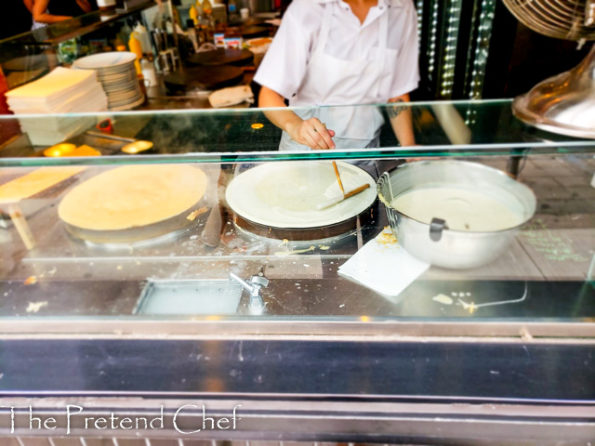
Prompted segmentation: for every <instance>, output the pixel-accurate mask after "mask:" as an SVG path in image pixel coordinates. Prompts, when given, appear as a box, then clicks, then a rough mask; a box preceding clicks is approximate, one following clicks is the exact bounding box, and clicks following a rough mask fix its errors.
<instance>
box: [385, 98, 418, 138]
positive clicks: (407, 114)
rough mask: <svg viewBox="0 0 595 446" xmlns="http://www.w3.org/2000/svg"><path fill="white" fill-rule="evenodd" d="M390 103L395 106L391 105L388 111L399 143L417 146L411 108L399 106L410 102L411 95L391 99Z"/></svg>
mask: <svg viewBox="0 0 595 446" xmlns="http://www.w3.org/2000/svg"><path fill="white" fill-rule="evenodd" d="M388 102H390V103H393V104H395V105H389V106H388V108H387V111H388V116H389V118H390V124H391V126H392V128H393V131H394V132H395V136H396V137H397V139H398V140H399V143H400V144H401V146H413V145H415V136H414V134H413V124H412V120H411V108H409V106H406V105H398V103H403V102H409V94H404V95H401V96H397V97H394V98H390V99H389V100H388Z"/></svg>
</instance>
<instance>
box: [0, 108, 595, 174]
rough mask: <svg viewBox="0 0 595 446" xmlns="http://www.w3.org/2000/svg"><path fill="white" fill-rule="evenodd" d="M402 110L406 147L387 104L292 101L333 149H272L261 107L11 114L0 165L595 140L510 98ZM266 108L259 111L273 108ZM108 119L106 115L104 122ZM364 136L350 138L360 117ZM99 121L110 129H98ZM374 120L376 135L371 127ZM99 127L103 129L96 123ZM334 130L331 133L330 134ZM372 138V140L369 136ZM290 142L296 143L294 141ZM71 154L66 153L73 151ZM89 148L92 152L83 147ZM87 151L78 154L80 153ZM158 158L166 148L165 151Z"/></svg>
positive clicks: (577, 149)
mask: <svg viewBox="0 0 595 446" xmlns="http://www.w3.org/2000/svg"><path fill="white" fill-rule="evenodd" d="M398 107H401V108H403V107H405V108H409V109H410V110H411V113H412V116H413V131H414V134H415V141H416V143H417V145H416V146H411V147H406V148H404V147H400V146H399V144H398V142H397V139H396V138H395V135H394V132H393V130H392V128H391V125H390V120H389V113H390V110H391V109H392V108H393V105H390V104H388V105H387V104H383V105H361V106H348V107H318V108H307V109H306V108H296V109H293V110H294V111H296V112H297V113H300V114H302V115H304V116H319V117H320V118H321V119H322V120H323V121H325V120H327V119H328V120H333V122H336V123H338V124H337V125H339V126H341V127H342V131H344V132H346V136H345V137H344V138H335V140H336V143H337V146H338V148H337V149H336V150H333V151H316V150H315V151H311V150H308V149H307V148H306V149H305V150H298V151H296V152H287V151H279V150H278V148H279V141H280V138H281V131H280V130H279V129H278V128H277V127H275V126H274V125H273V124H272V123H271V122H270V121H269V120H268V119H267V117H266V116H265V114H264V112H263V110H262V109H217V110H210V109H208V110H207V109H203V110H183V111H182V110H170V111H159V112H154V111H151V112H148V111H147V112H142V111H139V112H119V113H112V112H106V113H105V114H102V115H100V116H98V115H97V114H67V115H20V116H19V117H18V118H15V117H12V116H10V117H8V116H2V117H0V118H1V119H0V130H2V133H3V134H4V135H5V136H4V138H3V139H4V140H5V143H4V144H3V145H2V146H1V148H0V166H20V165H24V166H27V165H28V166H36V165H69V164H80V163H81V162H82V161H81V160H80V159H78V158H76V157H59V158H47V157H43V156H42V155H43V154H44V150H45V149H46V148H48V147H49V146H51V145H53V144H56V143H60V142H68V143H72V144H75V146H77V147H80V146H83V145H84V146H89V147H92V148H94V149H96V150H98V151H99V152H100V153H101V155H102V156H101V157H93V156H91V157H88V158H85V160H84V162H85V163H86V164H100V165H105V164H122V163H124V164H129V163H138V162H141V163H144V162H179V161H180V160H184V161H189V162H190V161H192V162H221V161H223V162H227V161H230V162H232V161H241V162H244V161H245V162H249V161H262V160H289V159H331V158H346V159H368V158H383V157H389V158H394V157H408V156H409V157H410V156H414V157H428V156H429V157H433V156H487V155H519V156H522V155H523V154H525V153H527V152H529V151H530V152H532V153H581V152H583V151H584V150H592V149H593V148H594V147H595V141H593V140H580V139H574V138H570V137H566V136H561V135H555V134H551V133H546V132H543V131H540V130H537V129H535V128H532V127H528V126H526V125H524V124H523V123H522V122H520V121H519V120H517V119H516V118H515V117H514V116H513V115H512V112H511V101H509V100H494V101H481V102H479V101H460V102H427V103H423V102H422V103H412V104H406V105H403V104H400V105H398ZM274 111H275V110H274V109H271V110H268V111H267V113H273V112H274ZM108 120H109V121H108ZM362 122H363V123H366V125H367V124H368V123H369V126H370V128H369V129H368V128H366V127H365V126H364V127H363V128H364V133H365V134H367V136H365V137H363V138H364V139H362V138H359V139H358V138H355V137H352V136H351V135H350V132H351V131H352V128H353V127H355V126H360V127H361V123H362ZM101 123H104V124H106V125H107V124H109V125H108V127H111V133H105V132H102V131H101V129H100V128H98V127H101V125H100V124H101ZM376 125H378V126H379V127H378V132H377V133H378V134H377V135H376V134H375V132H374V129H375V128H376ZM104 130H105V129H104ZM337 136H338V135H337ZM375 136H377V137H378V138H377V139H376V138H375ZM135 140H146V141H149V142H151V143H152V147H151V149H150V150H149V151H145V152H142V154H140V155H137V156H135V157H130V156H125V154H124V153H123V152H122V151H121V149H122V148H123V147H124V146H125V145H127V144H128V143H130V142H132V141H135ZM298 149H299V148H298ZM75 153H76V152H75ZM91 153H93V152H91ZM87 154H88V153H87ZM168 155H176V156H175V157H171V156H168Z"/></svg>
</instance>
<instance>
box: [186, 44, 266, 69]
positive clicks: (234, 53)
mask: <svg viewBox="0 0 595 446" xmlns="http://www.w3.org/2000/svg"><path fill="white" fill-rule="evenodd" d="M253 60H254V54H252V51H249V50H246V49H242V50H235V49H231V48H217V49H216V50H212V51H204V52H202V53H198V54H193V55H191V56H189V57H187V58H186V59H184V62H185V63H186V64H187V65H189V66H194V65H204V66H220V65H238V66H241V65H250V64H251V63H252V61H253Z"/></svg>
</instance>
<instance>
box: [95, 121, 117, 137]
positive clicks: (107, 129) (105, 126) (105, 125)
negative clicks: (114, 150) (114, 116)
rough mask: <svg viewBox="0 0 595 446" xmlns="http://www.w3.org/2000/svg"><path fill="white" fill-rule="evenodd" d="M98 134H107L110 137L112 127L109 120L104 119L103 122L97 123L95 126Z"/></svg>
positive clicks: (112, 130)
mask: <svg viewBox="0 0 595 446" xmlns="http://www.w3.org/2000/svg"><path fill="white" fill-rule="evenodd" d="M95 127H96V128H97V129H98V130H99V131H100V132H103V133H109V134H110V135H111V134H112V133H114V127H113V126H112V121H111V120H110V119H104V120H103V121H101V122H99V124H97V125H96V126H95Z"/></svg>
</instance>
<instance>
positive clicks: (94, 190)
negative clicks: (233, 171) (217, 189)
mask: <svg viewBox="0 0 595 446" xmlns="http://www.w3.org/2000/svg"><path fill="white" fill-rule="evenodd" d="M206 187H207V178H206V175H205V173H204V172H203V171H202V170H200V169H196V168H194V167H191V166H187V165H143V166H124V167H118V168H115V169H110V170H108V171H105V172H102V173H100V174H98V175H96V176H94V177H92V178H90V179H89V180H87V181H85V182H83V183H81V184H79V185H78V186H76V187H74V188H73V189H72V190H71V191H70V192H68V193H67V194H66V196H65V197H64V198H63V199H62V201H61V202H60V205H59V207H58V216H59V217H60V219H61V220H62V221H63V222H64V224H65V226H66V229H67V230H68V232H70V233H71V234H72V235H74V236H75V237H77V238H81V239H84V240H88V241H92V242H95V243H129V242H135V241H139V240H146V239H150V238H154V237H158V236H161V235H164V234H167V233H170V232H174V231H178V230H181V229H183V228H185V227H187V226H189V225H191V224H192V223H193V221H194V220H195V218H193V216H192V215H191V214H192V212H193V211H194V210H195V209H196V208H197V207H198V206H199V205H200V203H201V202H202V199H203V197H204V196H205V192H206Z"/></svg>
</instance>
